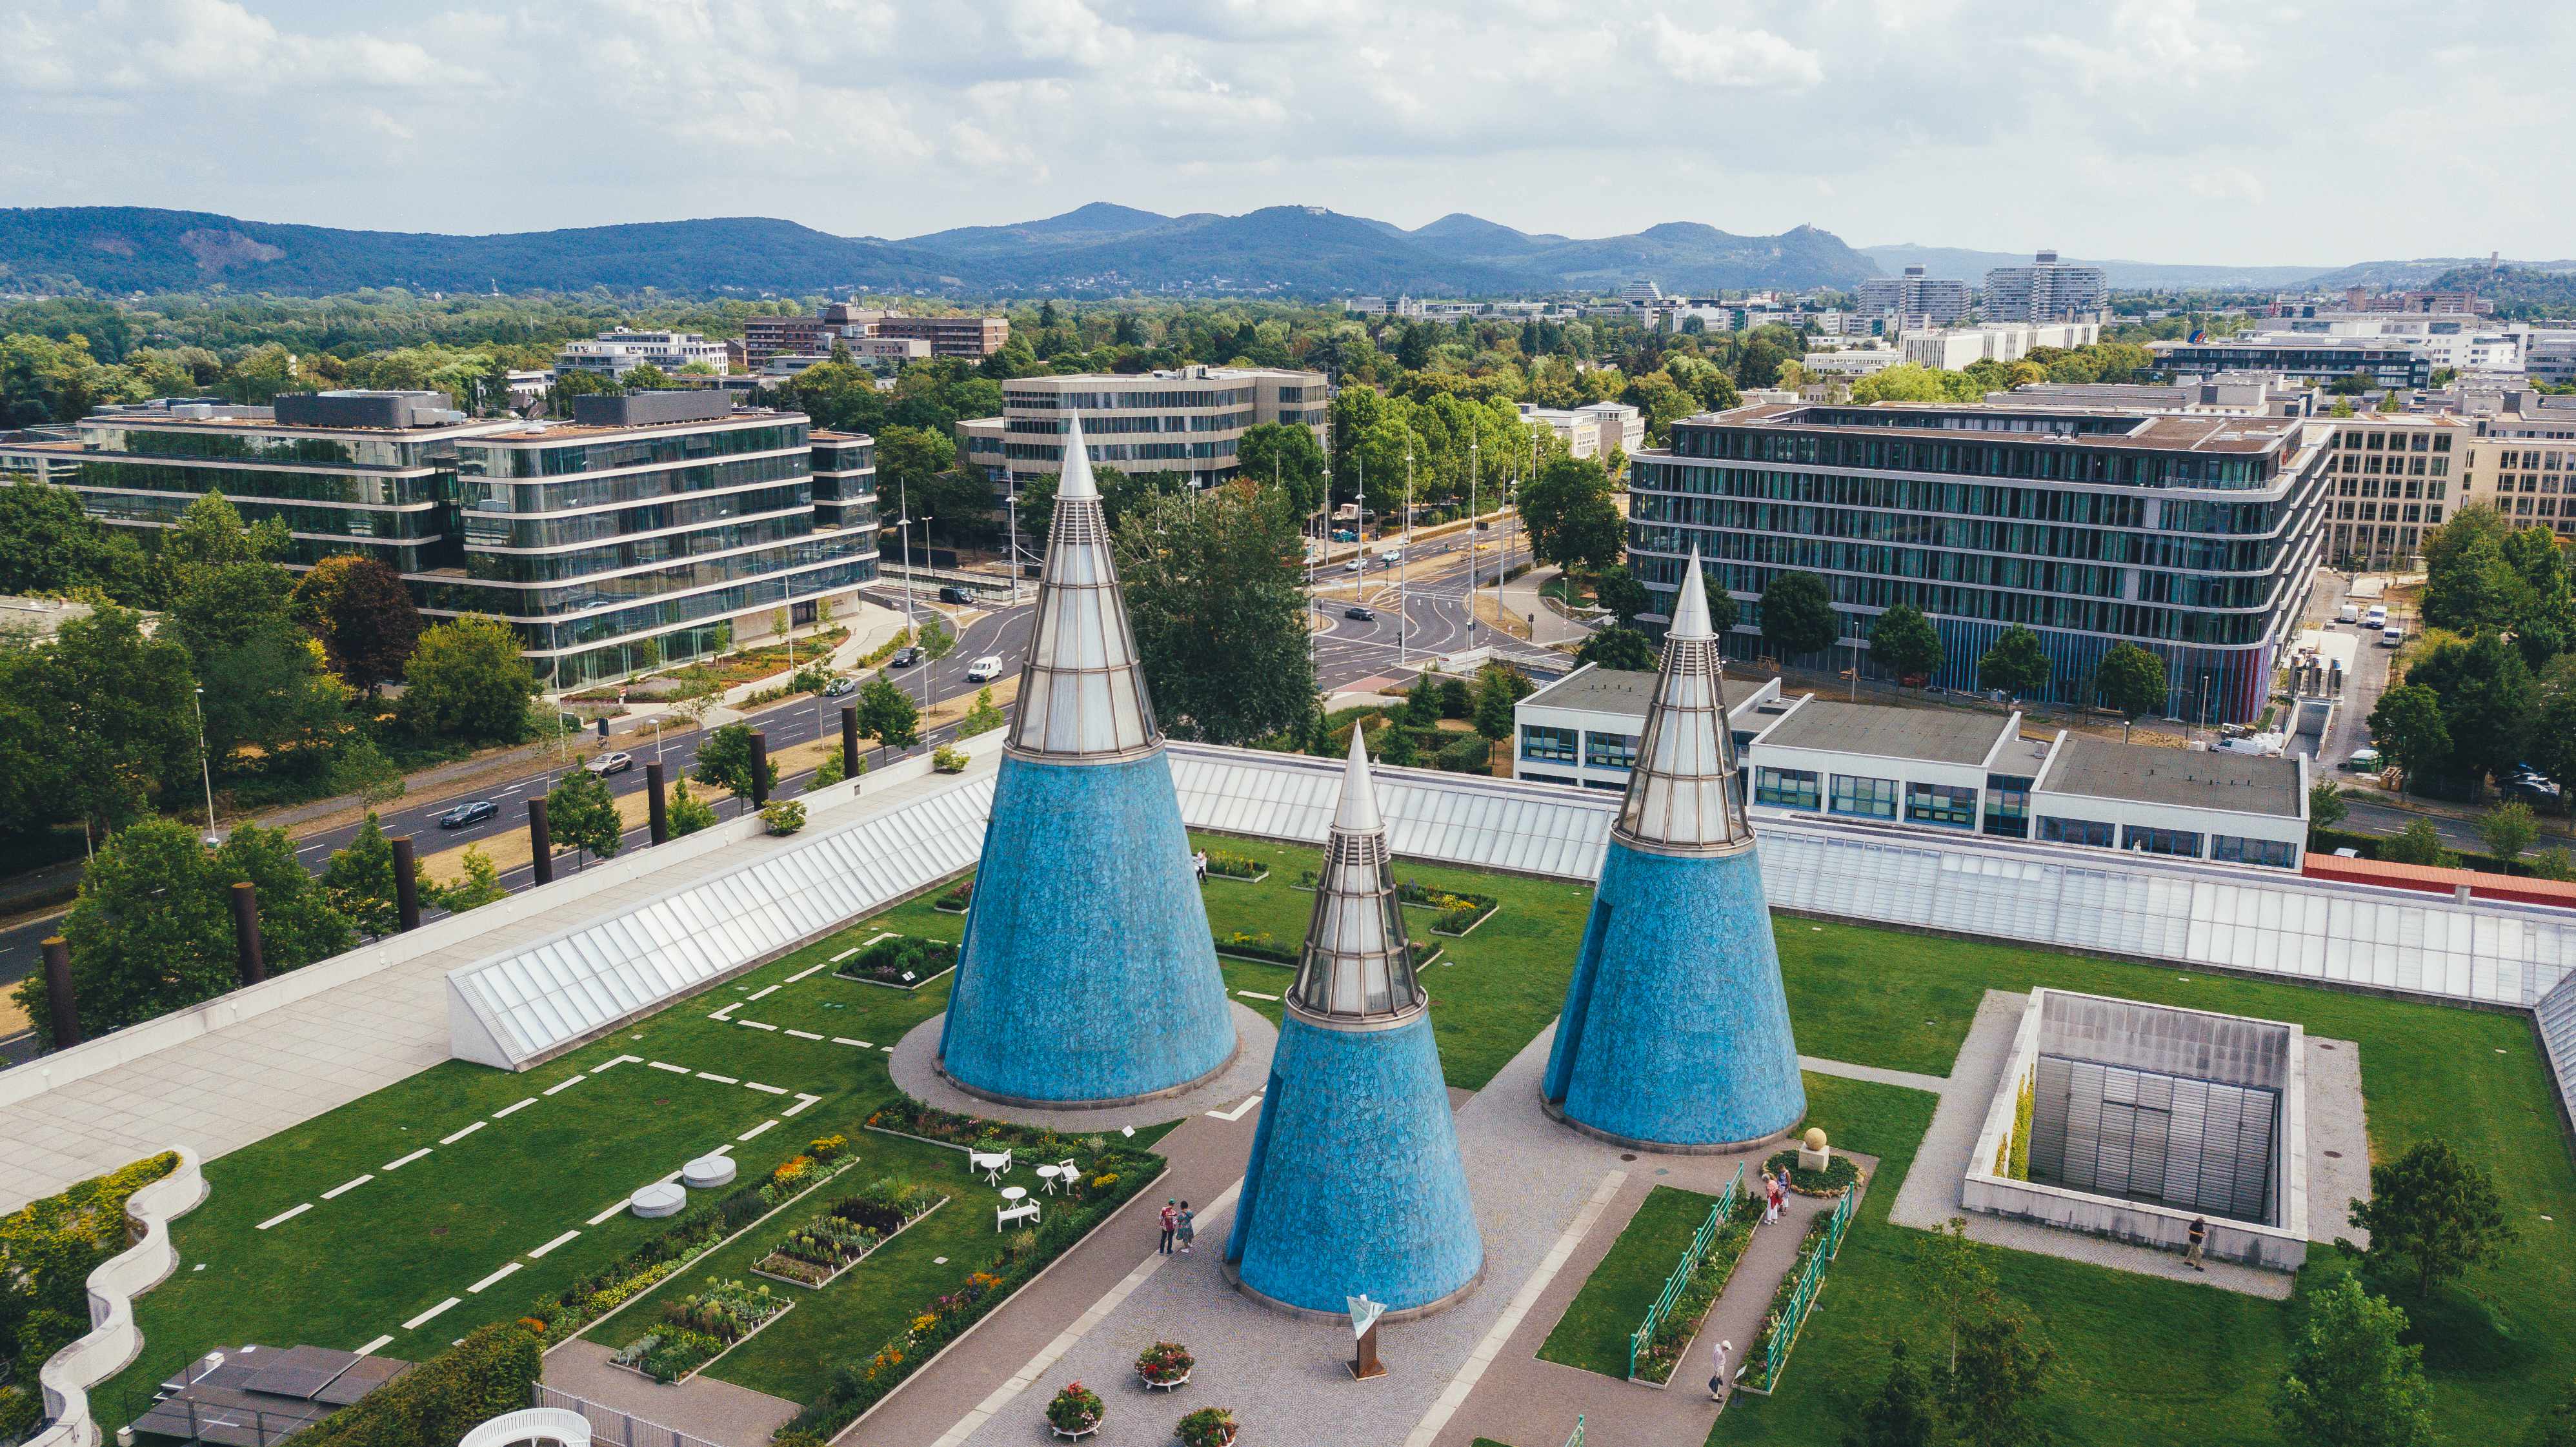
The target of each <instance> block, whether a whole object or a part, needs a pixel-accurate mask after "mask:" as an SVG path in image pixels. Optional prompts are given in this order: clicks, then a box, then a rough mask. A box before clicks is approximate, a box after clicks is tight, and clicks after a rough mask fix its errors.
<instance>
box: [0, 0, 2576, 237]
mask: <svg viewBox="0 0 2576 1447" xmlns="http://www.w3.org/2000/svg"><path fill="white" fill-rule="evenodd" d="M438 4H439V6H442V7H445V8H436V7H433V8H430V9H427V10H424V9H420V8H413V9H408V10H400V11H397V10H393V9H390V8H387V7H379V6H368V5H351V4H347V3H344V0H0V134H5V135H10V136H13V137H14V136H20V135H41V136H43V137H44V143H43V144H42V145H40V146H33V147H28V146H0V179H5V180H6V181H7V183H8V184H7V187H6V190H5V193H4V194H0V200H6V201H7V202H9V203H10V204H19V205H51V204H75V203H77V204H96V203H130V204H138V205H167V206H183V207H191V208H200V209H209V210H220V211H226V212H231V213H235V214H241V215H249V216H257V217H264V218H268V219H277V220H295V221H313V222H322V223H326V224H335V225H353V226H375V227H393V228H415V229H440V230H460V231H461V230H518V229H525V228H529V227H541V226H562V225H585V224H596V223H599V222H603V221H616V220H646V219H656V218H666V217H675V216H691V215H710V214H737V215H739V214H767V215H778V216H786V217H789V218H792V219H795V220H798V221H802V222H804V223H806V224H808V225H813V226H818V227H822V228H824V229H827V230H835V231H841V232H846V233H852V234H858V233H866V234H875V235H887V236H904V235H913V234H918V233H920V232H924V231H931V230H937V229H940V228H943V227H947V226H954V225H964V224H975V223H995V222H1008V221H1014V220H1023V219H1028V218H1031V217H1035V216H1042V215H1048V214H1052V213H1054V212H1058V211H1063V210H1067V209H1070V208H1071V207H1074V206H1077V205H1080V204H1082V203H1084V202H1086V201H1093V200H1109V201H1116V202H1120V203H1123V204H1127V205H1133V206H1142V207H1148V208H1152V209H1156V210H1162V211H1166V212H1180V211H1194V210H1222V211H1229V212H1239V211H1244V210H1250V209H1252V208H1254V207H1259V206H1264V205H1272V204H1279V203H1284V202H1292V201H1293V202H1301V203H1313V204H1323V205H1329V206H1331V207H1332V208H1333V209H1335V210H1338V211H1343V212H1347V213H1354V214H1359V215H1369V216H1378V217H1383V218H1385V219H1387V220H1391V221H1396V222H1399V223H1402V224H1405V225H1418V224H1420V223H1422V222H1424V221H1428V220H1430V219H1432V218H1433V217H1436V216H1439V215H1441V214H1443V213H1445V212H1449V211H1453V210H1464V211H1469V212H1474V213H1476V214H1479V215H1484V216H1488V217H1490V218H1492V219H1494V220H1497V221H1502V222H1505V223H1507V224H1511V225H1515V226H1519V227H1522V228H1523V229H1526V230H1532V231H1555V232H1566V233H1571V234H1583V235H1600V234H1605V233H1610V232H1618V231H1627V230H1634V229H1636V228H1639V227H1642V226H1646V225H1650V224H1652V223H1654V222H1657V221H1667V220H1687V221H1704V222H1707V223H1709V224H1711V225H1715V226H1719V227H1721V228H1723V229H1726V230H1729V231H1735V232H1767V231H1776V230H1780V229H1782V228H1785V227H1788V226H1791V225H1795V224H1797V223H1799V222H1802V221H1810V220H1812V221H1813V222H1815V223H1816V224H1817V225H1820V226H1823V227H1824V228H1826V229H1827V230H1831V231H1834V232H1836V233H1838V234H1840V235H1842V236H1843V237H1844V238H1845V239H1847V240H1850V241H1852V242H1854V243H1868V242H1876V241H1886V240H1896V239H1911V240H1918V241H1924V242H1932V243H1940V244H1948V245H1959V246H1972V247H1981V248H1985V249H1991V250H2006V251H2022V250H2027V249H2029V248H2031V247H2034V246H2037V245H2041V244H2051V243H2053V244H2056V245H2059V246H2061V247H2063V248H2064V249H2066V250H2067V251H2069V252H2070V253H2076V254H2093V255H2124V256H2139V255H2148V256H2162V257H2170V258H2172V259H2175V260H2212V261H2238V262H2264V261H2276V262H2302V263H2304V262H2310V261H2314V262H2318V263H2320V264H2324V263H2332V262H2336V261H2340V260H2351V259H2360V256H2359V252H2360V250H2364V249H2366V250H2369V251H2374V252H2379V251H2385V252H2390V253H2445V254H2458V253H2464V252H2465V253H2483V252H2484V251H2485V250H2487V249H2488V248H2489V247H2491V246H2500V247H2502V248H2504V249H2505V251H2506V253H2507V254H2508V255H2512V254H2516V253H2520V254H2524V255H2552V256H2554V255H2563V254H2565V253H2566V252H2567V251H2569V250H2571V249H2576V248H2571V247H2570V246H2569V245H2568V244H2567V243H2566V242H2565V241H2564V240H2563V239H2562V238H2563V237H2564V235H2565V234H2566V232H2567V230H2568V229H2569V228H2568V222H2569V220H2570V219H2571V214H2576V202H2569V201H2567V200H2564V199H2561V198H2564V197H2567V196H2570V195H2576V184H2571V183H2576V159H2571V158H2569V157H2568V156H2566V155H2563V154H2562V151H2563V148H2552V147H2548V146H2541V145H2534V146H2527V147H2522V148H2519V150H2518V152H2517V153H2516V154H2515V157H2514V162H2513V174H2512V177H2511V179H2510V182H2509V184H2504V185H2500V184H2499V182H2498V178H2497V177H2496V176H2494V175H2492V174H2490V169H2491V168H2489V169H2482V168H2481V166H2480V165H2479V164H2478V163H2476V162H2475V161H2474V159H2473V158H2475V157H2477V156H2480V155H2485V154H2489V153H2490V152H2491V150H2492V143H2493V137H2492V134H2491V133H2490V132H2489V131H2488V130H2487V129H2486V128H2485V122H2486V121H2487V120H2488V119H2489V118H2488V117H2487V115H2486V111H2484V110H2482V109H2481V108H2479V107H2477V106H2473V105H2461V104H2455V103H2453V102H2455V101H2456V99H2457V94H2466V93H2467V92H2457V87H2458V86H2459V85H2461V84H2464V83H2467V79H2468V77H2471V76H2473V75H2474V74H2476V73H2477V72H2478V71H2479V70H2481V69H2484V68H2488V67H2493V66H2496V65H2498V64H2502V63H2504V62H2503V61H2502V60H2501V59H2500V54H2501V53H2500V52H2499V51H2498V50H2497V49H2495V48H2493V45H2492V43H2491V42H2488V41H2485V40H2481V39H2478V37H2483V36H2492V35H2499V34H2509V35H2511V36H2513V41H2512V49H2511V51H2510V52H2509V54H2510V63H2511V64H2512V65H2513V66H2514V67H2515V69H2516V70H2517V71H2518V72H2519V73H2522V74H2526V75H2545V74H2550V73H2555V72H2556V71H2557V70H2560V69H2564V68H2565V65H2566V63H2567V62H2568V61H2570V60H2576V8H2562V7H2538V8H2535V7H2527V6H2509V5H2508V4H2506V0H2459V3H2458V4H2456V5H2455V6H2454V9H2453V11H2450V12H2446V15H2445V26H2444V33H2445V36H2446V37H2453V38H2451V39H2446V41H2445V42H2444V43H2443V44H2442V46H2440V47H2439V48H2438V49H2437V48H2434V47H2430V46H2424V45H2419V44H2416V43H2414V42H2412V41H2410V40H2409V39H2408V37H2409V36H2411V35H2413V34H2415V33H2416V31H2415V30H2414V28H2413V27H2415V26H2417V25H2418V24H2419V23H2420V16H2419V13H2418V12H2417V11H2414V10H2410V9H2407V8H2405V7H2402V6H2400V5H2399V4H2398V3H2397V0H2350V3H2348V4H2347V5H2344V6H2340V7H2334V8H2332V9H2330V10H2329V9H2323V8H2318V7H2309V11H2310V13H2307V14H2305V15H2303V14H2301V13H2300V11H2299V10H2297V9H2295V8H2293V7H2290V6H2285V5H2280V4H2260V3H2258V4H2243V3H2235V0H2230V3H2216V0H2211V3H2202V0H2115V3H2106V4H2096V5H2085V4H2075V3H2068V0H1980V3H1970V0H1811V3H1810V4H1807V5H1804V6H1782V5H1776V4H1764V3H1758V0H1692V3H1689V4H1682V3H1678V0H1407V3H1404V4H1398V5H1386V4H1383V3H1370V0H1305V3H1300V4H1295V5H1282V4H1279V3H1277V0H938V3H928V0H438ZM2436 77H2438V84H2435V87H2434V89H2433V90H2431V91H2424V90H2423V89H2422V87H2423V86H2424V85H2426V84H2428V83H2434V82H2433V80H2432V79H2431V78H2436ZM2455 92H2456V94H2455ZM2391 95H2396V96H2400V97H2401V98H2403V105H2402V106H2401V108H2400V110H2399V111H2397V112H2392V111H2390V110H2389V109H2388V106H2389V103H2390V102H2389V99H2388V98H2389V97H2390V96H2391ZM2515 104H2516V105H2517V106H2518V107H2520V109H2519V110H2517V112H2516V122H2517V124H2518V125H2521V126H2522V127H2523V128H2524V129H2525V131H2526V132H2527V133H2528V134H2532V135H2552V134H2557V133H2559V132H2561V131H2562V130H2564V129H2566V128H2567V126H2568V124H2569V123H2570V122H2571V121H2576V115H2571V114H2569V112H2571V111H2576V101H2571V100H2569V99H2567V98H2565V97H2564V96H2563V95H2562V94H2561V92H2560V91H2559V90H2555V89H2552V88H2550V87H2547V86H2539V85H2532V86H2525V87H2522V88H2521V89H2520V90H2519V91H2518V92H2517V93H2516V101H2515ZM2401 115H2402V119H2403V123H2402V124H2399V123H2397V119H2398V117H2400V116H2401ZM2337 135H2368V136H2370V137H2371V138H2372V139H2371V154H2372V158H2373V161H2374V162H2375V163H2379V164H2384V165H2387V166H2389V167H2392V168H2403V169H2405V170H2406V173H2407V174H2408V175H2409V177H2410V183H2409V184H2410V191H2409V196H2410V202H2411V203H2412V204H2410V205H2409V206H2408V207H2407V208H2404V209H2403V210H2402V211H2399V212H2394V213H2388V214H2384V215H2374V217H2373V222H2372V227H2371V229H2370V230H2369V232H2368V233H2366V235H2364V234H2356V233H2353V232H2351V231H2349V230H2334V229H2329V228H2327V227H2326V226H2324V225H2322V224H2321V222H2322V218H2325V217H2328V216H2333V215H2336V214H2339V212H2338V206H2337V203H2338V201H2340V200H2342V199H2343V198H2342V197H2340V196H2339V195H2338V192H2339V191H2340V190H2342V189H2343V188H2344V187H2345V186H2346V184H2347V180H2348V178H2346V177H2344V176H2343V175H2342V174H2341V173H2342V172H2343V171H2345V170H2346V169H2348V168H2344V167H2340V166H2337V165H2334V164H2331V163H2321V162H2320V161H2319V159H2318V155H2319V153H2318V152H2316V151H2315V149H2314V148H2313V146H2309V145H2303V144H2301V142H2302V141H2303V140H2312V139H2313V138H2316V137H2322V136H2337ZM174 137H179V138H184V139H185V142H186V144H185V145H183V146H177V147H174V146H173V144H172V139H173V138H174ZM383 138H394V139H398V140H403V141H405V143H406V144H408V145H411V146H415V147H417V146H430V147H434V148H435V150H436V151H437V153H438V155H439V157H440V158H441V161H442V174H445V175H451V176H458V177H462V178H465V183H464V184H458V185H453V186H450V185H405V186H398V187H396V186H387V185H384V184H383V181H384V179H385V178H384V174H383V171H382V145H381V140H382V139H383ZM2508 192H2509V193H2510V194H2509V195H2508V194H2506V193H2508Z"/></svg>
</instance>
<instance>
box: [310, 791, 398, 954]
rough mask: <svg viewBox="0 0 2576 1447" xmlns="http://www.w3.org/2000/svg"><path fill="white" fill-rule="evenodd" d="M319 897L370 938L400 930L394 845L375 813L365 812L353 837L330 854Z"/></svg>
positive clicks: (323, 872)
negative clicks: (395, 881) (365, 816)
mask: <svg viewBox="0 0 2576 1447" xmlns="http://www.w3.org/2000/svg"><path fill="white" fill-rule="evenodd" d="M322 896H323V898H325V899H328V900H329V901H330V902H331V907H332V908H333V909H336V910H338V911H339V912H340V915H341V917H342V918H343V919H346V920H347V921H348V922H349V923H350V924H351V925H353V926H355V927H356V929H357V931H358V933H360V934H362V935H365V936H366V937H367V938H369V939H379V938H382V937H383V936H385V935H389V934H392V933H393V932H394V931H395V930H396V929H398V928H400V927H401V924H402V910H401V907H400V902H399V901H398V900H397V899H396V898H395V897H394V845H393V841H392V840H390V839H387V838H386V837H385V831H384V826H383V824H382V823H381V822H379V821H378V820H377V818H376V813H375V811H374V810H372V809H370V810H368V811H367V818H366V822H364V823H362V824H360V825H359V826H358V834H357V837H356V838H354V839H351V840H350V841H349V842H348V843H347V844H346V845H345V846H343V847H341V848H339V849H335V850H333V851H331V859H330V862H329V863H327V864H325V865H324V866H323V867H322Z"/></svg>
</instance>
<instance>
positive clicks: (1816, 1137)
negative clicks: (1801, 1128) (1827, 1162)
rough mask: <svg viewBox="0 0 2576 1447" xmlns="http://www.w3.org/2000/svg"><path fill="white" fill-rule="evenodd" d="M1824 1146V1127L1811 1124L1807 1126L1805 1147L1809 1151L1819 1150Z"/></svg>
mask: <svg viewBox="0 0 2576 1447" xmlns="http://www.w3.org/2000/svg"><path fill="white" fill-rule="evenodd" d="M1824 1148H1825V1128H1824V1127H1823V1126H1820V1125H1811V1126H1809V1127H1807V1149H1809V1150H1811V1151H1821V1150H1823V1149H1824Z"/></svg>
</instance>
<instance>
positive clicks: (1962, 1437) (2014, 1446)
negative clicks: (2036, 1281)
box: [1941, 1299, 2057, 1447]
mask: <svg viewBox="0 0 2576 1447" xmlns="http://www.w3.org/2000/svg"><path fill="white" fill-rule="evenodd" d="M2056 1359H2057V1352H2056V1349H2055V1348H2053V1347H2051V1346H2050V1345H2049V1344H2048V1343H2047V1342H2046V1341H2045V1340H2042V1339H2041V1338H2040V1337H2039V1336H2038V1335H2037V1334H2036V1333H2035V1332H2033V1331H2032V1330H2031V1328H2030V1325H2029V1323H2027V1322H2025V1321H2024V1320H2023V1319H2022V1317H2021V1314H2020V1313H2018V1312H2016V1311H2013V1310H2011V1309H2009V1308H2007V1307H2005V1306H2003V1305H2002V1304H2001V1303H2000V1302H1998V1301H1995V1300H1992V1299H1989V1300H1987V1301H1986V1302H1984V1303H1983V1304H1982V1305H1981V1306H1980V1307H1979V1309H1978V1310H1976V1311H1974V1312H1972V1313H1970V1314H1969V1316H1968V1319H1967V1320H1966V1321H1965V1322H1963V1323H1962V1324H1961V1325H1960V1328H1959V1348H1958V1360H1957V1361H1956V1362H1955V1363H1953V1364H1952V1366H1951V1368H1950V1370H1949V1372H1948V1373H1947V1374H1946V1375H1945V1376H1944V1378H1943V1380H1942V1383H1941V1398H1942V1403H1943V1405H1944V1406H1945V1407H1947V1408H1948V1420H1949V1425H1950V1435H1951V1438H1952V1439H1953V1440H1954V1441H1956V1442H1959V1443H1961V1444H1964V1447H2028V1444H2037V1443H2041V1442H2045V1441H2047V1440H2048V1439H2049V1435H2050V1434H2049V1432H2048V1430H2047V1428H2046V1427H2045V1426H2044V1425H2043V1424H2042V1422H2041V1420H2040V1414H2039V1398H2040V1394H2041V1393H2042V1392H2044V1391H2046V1390H2047V1387H2048V1379H2049V1376H2050V1372H2051V1369H2052V1367H2053V1366H2054V1365H2055V1362H2056Z"/></svg>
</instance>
